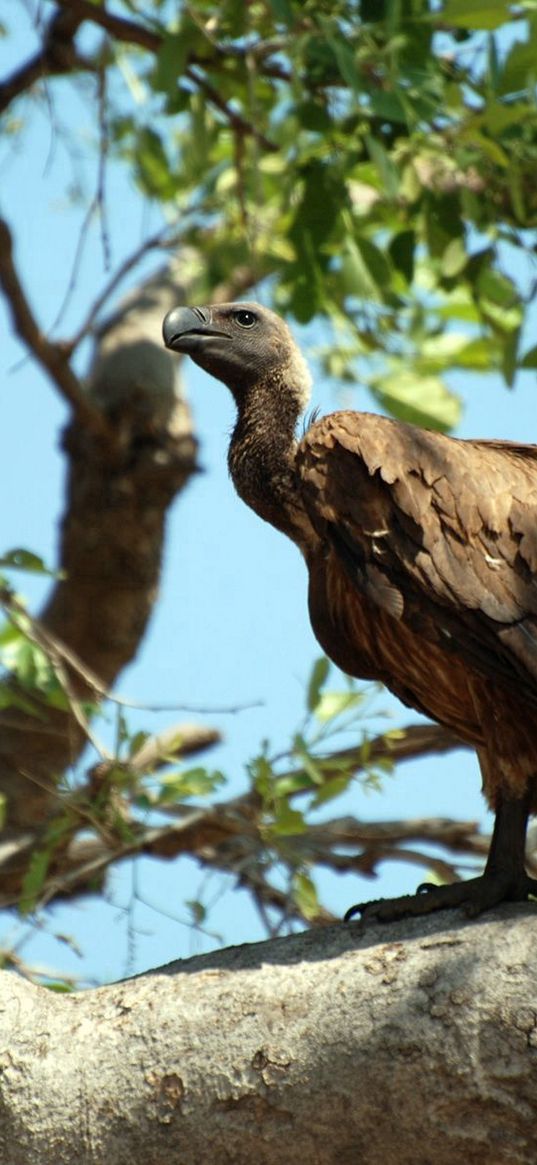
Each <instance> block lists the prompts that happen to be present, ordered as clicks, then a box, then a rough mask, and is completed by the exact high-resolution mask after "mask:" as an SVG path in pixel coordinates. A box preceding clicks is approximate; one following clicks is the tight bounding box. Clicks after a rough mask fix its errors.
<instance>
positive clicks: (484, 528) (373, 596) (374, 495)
mask: <svg viewBox="0 0 537 1165" xmlns="http://www.w3.org/2000/svg"><path fill="white" fill-rule="evenodd" d="M297 468H298V474H299V479H300V483H301V492H302V496H303V499H304V504H305V506H306V509H307V511H308V513H309V515H310V517H311V520H312V522H313V524H314V526H315V528H316V529H317V531H318V532H319V533H320V534H321V535H322V537H323V538H324V539H326V540H328V541H329V543H330V544H331V545H332V546H333V548H334V550H335V552H336V554H337V555H338V558H339V559H340V561H341V563H342V565H343V567H344V569H345V572H346V574H347V577H348V578H349V579H350V581H351V582H352V584H353V586H354V587H355V588H357V590H358V591H359V592H361V593H362V594H364V595H365V596H366V597H367V598H368V600H370V601H372V602H373V603H375V604H376V605H377V606H378V607H380V608H382V609H383V610H385V611H388V613H389V614H391V615H393V617H394V619H395V620H398V619H403V620H405V621H406V622H408V623H409V625H410V626H413V627H415V628H416V630H417V631H419V632H420V633H422V632H423V627H424V626H425V627H426V628H428V629H429V630H428V632H427V633H428V634H429V635H431V628H434V631H433V632H432V633H433V634H434V637H435V639H436V642H444V644H445V646H446V648H447V649H451V650H455V651H456V652H457V654H459V655H462V656H463V657H465V658H467V659H468V661H469V662H471V663H473V664H474V665H476V664H477V665H479V667H480V668H481V669H483V668H484V669H485V671H490V674H491V675H492V674H493V675H494V676H495V678H499V677H500V676H501V675H503V676H504V678H506V679H510V680H513V679H516V681H517V683H518V684H522V686H523V687H524V689H525V690H526V691H527V693H528V694H531V695H532V697H533V698H535V697H536V695H537V446H531V445H511V444H508V443H506V442H493V441H490V442H487V441H461V440H455V439H453V438H450V437H445V436H442V435H441V434H439V433H433V432H427V431H425V430H422V429H417V428H414V426H412V425H405V424H401V423H399V422H394V421H391V420H389V419H387V418H385V417H378V416H374V415H371V414H368V413H352V412H340V413H333V414H331V415H330V416H327V417H325V418H323V419H322V420H320V421H317V422H316V423H315V424H313V425H312V426H311V428H310V429H309V430H308V432H307V433H306V435H305V436H304V438H303V440H302V441H301V443H300V445H299V448H298V452H297Z"/></svg>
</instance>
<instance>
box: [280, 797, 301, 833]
mask: <svg viewBox="0 0 537 1165" xmlns="http://www.w3.org/2000/svg"><path fill="white" fill-rule="evenodd" d="M306 830H307V825H306V822H305V821H304V817H303V815H302V813H299V812H298V809H291V808H290V806H289V805H288V804H287V802H286V801H281V802H278V805H277V808H276V813H275V815H274V821H273V824H272V831H273V832H274V833H276V834H278V835H279V836H281V837H293V836H295V835H296V834H298V833H305V832H306Z"/></svg>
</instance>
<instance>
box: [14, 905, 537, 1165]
mask: <svg viewBox="0 0 537 1165" xmlns="http://www.w3.org/2000/svg"><path fill="white" fill-rule="evenodd" d="M536 943H537V917H536V914H535V910H534V908H533V906H532V905H531V904H528V905H527V906H519V907H513V906H511V907H502V908H501V909H498V910H497V911H495V912H494V915H493V916H488V917H487V920H486V921H484V922H481V923H478V924H475V923H474V924H469V923H465V922H464V920H463V919H461V918H460V917H459V916H457V915H456V914H454V913H452V912H447V911H446V912H443V913H442V914H441V915H436V916H434V917H432V916H431V917H429V918H427V919H416V920H413V921H412V922H407V923H404V924H403V923H400V924H394V925H392V926H389V927H382V928H381V927H378V926H373V927H371V928H370V929H369V930H367V931H366V932H365V933H362V932H361V930H360V927H359V926H354V925H352V926H347V927H345V926H342V925H340V926H335V927H330V928H326V929H323V930H322V931H312V932H310V933H308V934H302V935H296V936H292V937H288V938H285V939H276V940H272V941H270V942H265V943H259V944H256V945H252V946H242V947H237V948H232V949H230V950H227V951H217V952H214V953H213V954H210V955H206V956H201V957H198V958H195V959H188V960H186V961H184V962H179V963H174V964H170V966H168V967H166V968H163V969H162V970H161V971H158V972H154V973H153V974H149V975H145V976H141V977H139V978H137V979H133V980H131V981H127V982H124V983H119V984H117V985H115V986H112V987H107V988H101V989H100V990H98V991H91V992H87V993H86V994H82V995H78V996H65V995H57V994H55V993H53V992H50V991H45V990H44V989H43V988H37V987H35V986H33V985H32V984H30V983H26V982H24V981H23V980H21V979H18V978H16V977H15V976H14V975H8V974H6V973H3V974H2V976H1V977H2V998H3V1004H4V1006H3V1008H2V1011H1V1017H0V1023H1V1025H2V1028H1V1041H0V1044H1V1047H3V1048H4V1049H5V1052H4V1053H2V1058H1V1059H0V1067H1V1069H2V1070H1V1072H0V1108H1V1111H2V1120H1V1122H0V1157H1V1159H2V1163H3V1165H33V1163H34V1162H36V1161H39V1163H40V1165H79V1162H81V1161H86V1160H87V1161H90V1160H91V1161H110V1162H112V1161H113V1162H114V1165H127V1163H128V1165H137V1163H141V1162H147V1161H148V1160H150V1161H152V1162H155V1163H156V1162H157V1161H158V1162H160V1161H162V1162H164V1161H166V1163H167V1165H179V1163H180V1165H199V1162H201V1161H218V1162H220V1161H222V1162H224V1161H229V1162H233V1165H250V1163H251V1162H252V1161H254V1160H255V1161H256V1163H257V1165H302V1163H303V1162H304V1161H315V1162H322V1163H323V1165H336V1163H338V1165H339V1162H355V1161H356V1162H357V1161H364V1162H366V1161H367V1165H417V1163H418V1162H420V1163H421V1162H423V1163H425V1161H427V1162H428V1161H429V1160H431V1161H432V1160H434V1162H435V1165H460V1162H461V1161H468V1162H470V1161H471V1162H472V1165H491V1163H492V1162H494V1165H529V1162H531V1161H533V1160H534V1156H535V1128H536V1125H537V1101H536V1091H535V1055H536V1047H537V1027H536V1018H535V1016H536V1011H537V1002H536V999H535V987H534V980H535V975H534V963H535V957H534V955H535V946H536ZM491 967H494V973H493V974H491ZM416 1098H421V1101H420V1102H419V1103H418V1102H417V1101H416ZM215 1146H217V1148H215ZM429 1146H430V1151H429Z"/></svg>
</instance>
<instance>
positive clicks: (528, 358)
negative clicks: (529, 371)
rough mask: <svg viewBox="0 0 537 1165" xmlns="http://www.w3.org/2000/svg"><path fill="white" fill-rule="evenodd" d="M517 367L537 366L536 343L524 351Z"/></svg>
mask: <svg viewBox="0 0 537 1165" xmlns="http://www.w3.org/2000/svg"><path fill="white" fill-rule="evenodd" d="M519 368H537V344H535V346H534V347H533V348H528V351H527V352H525V353H524V356H523V357H522V360H521V361H520V364H519Z"/></svg>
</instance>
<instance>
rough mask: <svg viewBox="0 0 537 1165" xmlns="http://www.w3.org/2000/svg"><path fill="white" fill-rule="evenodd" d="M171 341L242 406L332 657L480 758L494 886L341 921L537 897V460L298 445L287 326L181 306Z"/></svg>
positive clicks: (333, 443) (255, 484)
mask: <svg viewBox="0 0 537 1165" xmlns="http://www.w3.org/2000/svg"><path fill="white" fill-rule="evenodd" d="M164 340H165V343H166V345H167V347H168V348H171V349H173V350H174V351H175V352H185V353H188V355H189V356H191V357H192V359H193V360H194V361H195V362H196V364H199V365H200V366H201V368H204V369H205V371H206V372H209V373H210V374H211V375H212V376H215V377H217V379H218V380H222V381H223V382H224V384H226V385H227V386H228V388H229V389H230V390H231V392H232V394H233V397H234V399H235V404H236V406H237V412H238V416H237V421H236V424H235V428H234V431H233V436H232V439H231V445H230V449H229V469H230V473H231V477H232V479H233V482H234V484H235V488H236V490H237V492H238V494H239V495H240V497H241V498H242V499H243V501H245V502H246V503H247V505H249V506H251V507H252V509H254V510H255V511H256V513H258V514H259V515H260V517H261V518H264V519H265V520H266V521H267V522H271V523H272V525H273V526H276V527H277V528H278V529H279V530H282V531H283V533H284V534H287V535H288V536H289V537H290V538H292V539H293V541H294V542H296V544H297V546H298V547H299V548H300V550H301V552H302V554H303V555H304V558H305V560H306V563H307V566H308V570H309V609H310V617H311V622H312V626H313V630H314V632H315V635H316V636H317V639H318V640H319V643H320V644H321V646H322V647H323V649H324V651H325V652H326V653H327V655H329V656H330V658H331V659H333V660H334V661H335V663H337V664H338V665H339V667H341V668H342V669H343V671H345V672H347V673H348V674H349V675H352V676H356V677H358V678H360V679H373V680H381V681H382V683H384V684H386V686H387V687H388V688H390V689H391V691H392V692H394V693H395V695H396V696H398V697H399V699H400V700H402V701H403V703H405V704H408V705H410V707H412V708H416V709H417V711H419V712H423V713H425V714H426V715H427V716H430V717H432V719H433V720H437V721H438V722H439V723H440V724H444V725H446V726H447V727H449V728H451V729H454V730H455V732H457V733H458V734H459V736H461V737H462V739H463V740H465V741H468V742H469V743H470V744H472V745H473V746H474V747H475V748H476V749H477V753H478V756H479V761H480V765H481V772H482V776H483V786H484V791H485V794H486V797H487V799H488V802H489V804H490V806H491V808H492V809H493V810H494V812H495V815H496V816H495V825H494V832H493V836H492V842H491V846H490V852H489V856H488V860H487V863H486V867H485V870H484V873H483V875H482V876H480V877H477V878H472V879H470V880H468V881H465V882H457V883H454V884H452V885H448V886H430V885H427V886H424V887H421V888H420V891H418V893H417V894H416V895H412V896H405V897H401V898H396V899H393V900H386V901H383V900H380V901H378V902H372V903H368V904H365V905H364V904H361V905H360V906H356V907H353V908H351V910H350V911H348V914H347V916H348V917H349V916H350V915H352V914H353V913H355V912H361V913H362V915H363V916H364V917H365V918H370V917H376V918H378V919H381V920H383V921H388V920H390V919H393V918H400V917H403V916H405V915H408V914H421V913H428V912H430V911H432V910H436V909H441V908H443V907H447V906H458V905H463V906H464V907H465V909H466V912H467V913H468V914H470V915H476V914H478V913H479V912H480V911H482V910H486V909H487V908H489V907H491V906H494V905H495V904H496V903H498V902H501V901H505V900H509V901H514V900H526V899H527V898H528V896H529V895H537V880H534V879H532V878H530V877H529V876H528V874H527V873H526V870H525V865H524V850H525V839H526V828H527V821H528V815H529V814H530V813H535V812H537V717H536V712H537V446H535V445H517V444H514V443H511V442H509V441H466V440H457V439H455V438H452V437H446V436H443V435H441V434H440V433H436V432H429V431H427V430H424V429H420V428H416V427H415V426H413V425H409V424H403V423H401V422H398V421H394V420H390V419H388V418H387V417H381V416H376V415H372V414H369V413H358V412H349V411H345V412H336V413H331V414H330V415H329V416H326V417H323V418H322V419H321V420H317V421H314V423H313V424H311V425H310V427H309V428H308V430H307V432H306V433H305V435H304V436H303V437H302V439H301V440H297V437H296V427H297V421H298V418H299V416H300V414H301V413H302V412H303V410H304V407H305V405H306V402H307V400H308V397H309V389H310V375H309V373H308V370H307V367H306V365H305V362H304V360H303V358H302V355H301V353H300V351H299V350H298V348H297V346H296V344H295V342H294V340H293V338H292V336H291V334H290V332H289V329H288V328H287V326H286V324H285V323H284V322H283V320H281V319H280V318H279V317H278V316H277V315H275V314H274V313H273V312H271V311H268V310H267V309H266V308H264V307H260V306H259V304H256V303H227V304H219V305H218V306H214V307H194V308H187V307H179V308H176V309H175V310H173V311H171V312H170V313H169V314H168V315H167V316H166V319H165V321H164Z"/></svg>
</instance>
